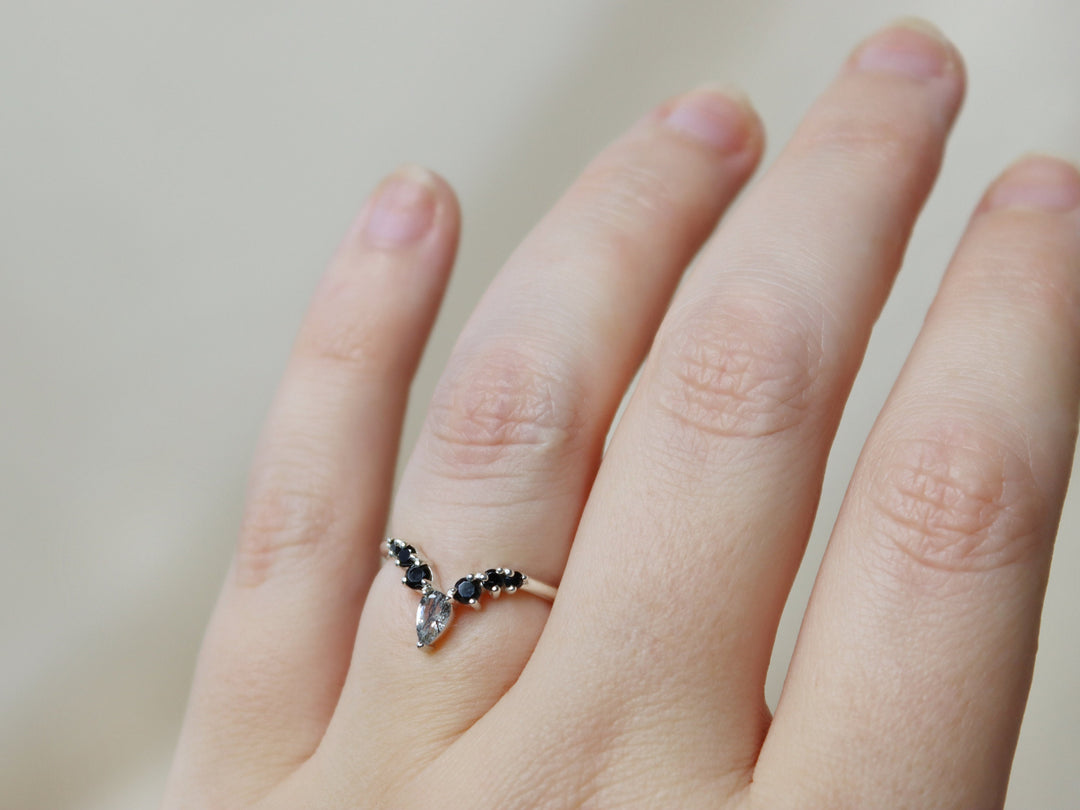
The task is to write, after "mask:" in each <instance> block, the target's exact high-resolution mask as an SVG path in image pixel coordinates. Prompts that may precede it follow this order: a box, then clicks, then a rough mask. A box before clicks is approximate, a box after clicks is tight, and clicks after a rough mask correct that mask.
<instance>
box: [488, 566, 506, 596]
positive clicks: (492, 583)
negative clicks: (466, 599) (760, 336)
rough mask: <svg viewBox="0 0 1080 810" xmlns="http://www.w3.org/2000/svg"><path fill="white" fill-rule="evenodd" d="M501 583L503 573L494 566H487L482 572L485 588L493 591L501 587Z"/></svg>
mask: <svg viewBox="0 0 1080 810" xmlns="http://www.w3.org/2000/svg"><path fill="white" fill-rule="evenodd" d="M502 585H503V575H502V574H500V573H499V572H498V571H497V570H495V569H494V568H489V569H488V570H487V571H485V572H484V587H485V588H486V589H487V590H489V591H493V590H495V589H496V588H501V587H502Z"/></svg>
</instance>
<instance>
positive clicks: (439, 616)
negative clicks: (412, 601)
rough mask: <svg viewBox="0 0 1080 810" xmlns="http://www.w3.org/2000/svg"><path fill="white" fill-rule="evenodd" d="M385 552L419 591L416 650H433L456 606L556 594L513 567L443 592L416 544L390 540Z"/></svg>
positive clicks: (405, 581)
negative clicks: (505, 596) (521, 595)
mask: <svg viewBox="0 0 1080 810" xmlns="http://www.w3.org/2000/svg"><path fill="white" fill-rule="evenodd" d="M384 551H385V554H386V559H388V560H390V561H391V562H393V563H394V565H396V566H398V568H403V569H405V575H404V576H403V577H402V578H401V582H402V584H403V585H406V586H407V587H409V588H412V589H413V590H415V591H420V594H421V596H420V605H419V607H417V609H416V638H417V641H416V646H417V647H430V646H431V645H432V644H434V643H435V640H436V639H438V638H439V636H441V635H442V633H443V632H444V631H445V630H446V628H447V627H449V626H450V620H451V619H452V618H453V616H454V604H455V603H457V604H459V605H468V606H469V607H471V608H473V609H475V610H479V609H480V606H481V601H482V600H483V598H484V597H490V598H492V599H498V598H499V597H500V596H502V595H503V594H504V593H506V594H513V593H517V592H518V591H521V592H523V593H531V594H532V595H533V596H538V597H540V598H541V599H545V600H547V601H549V602H550V601H552V600H554V599H555V594H556V592H557V589H556V588H555V586H554V585H548V584H547V583H546V582H541V581H540V580H538V579H534V578H532V577H530V576H528V575H527V574H524V573H522V572H521V571H516V570H514V569H513V568H488V569H487V570H486V571H479V572H477V573H474V574H467V575H465V576H463V577H461V578H460V579H459V580H457V582H455V583H454V586H453V587H452V588H450V590H448V591H446V592H445V593H444V592H443V591H441V590H439V589H438V588H436V587H435V585H434V584H433V582H434V572H433V571H432V568H431V563H429V562H427V561H426V560H425V559H424V558H423V556H422V555H421V554H420V552H419V551H417V549H416V546H415V545H413V544H411V543H409V542H407V541H405V540H402V539H401V538H398V537H387V538H386V542H385V543H384Z"/></svg>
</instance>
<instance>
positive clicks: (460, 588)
mask: <svg viewBox="0 0 1080 810" xmlns="http://www.w3.org/2000/svg"><path fill="white" fill-rule="evenodd" d="M480 593H481V591H480V583H479V582H477V581H476V580H475V579H469V578H468V577H465V578H463V579H459V580H458V581H457V584H455V585H454V599H456V600H457V601H459V602H461V603H462V604H463V605H467V604H469V602H470V601H472V600H474V599H479V598H480Z"/></svg>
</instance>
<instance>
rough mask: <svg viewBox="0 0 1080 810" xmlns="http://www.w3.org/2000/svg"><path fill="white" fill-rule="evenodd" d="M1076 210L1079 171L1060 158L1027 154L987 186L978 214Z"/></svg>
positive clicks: (1078, 201)
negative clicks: (1009, 211) (1008, 211)
mask: <svg viewBox="0 0 1080 810" xmlns="http://www.w3.org/2000/svg"><path fill="white" fill-rule="evenodd" d="M1078 208H1080V169H1078V168H1077V166H1076V165H1075V164H1074V163H1072V162H1070V161H1068V160H1065V159H1064V158H1060V157H1057V156H1054V155H1048V154H1043V153H1029V154H1027V155H1024V156H1023V157H1021V158H1019V159H1018V160H1016V161H1015V162H1014V163H1013V164H1012V165H1011V166H1009V167H1008V168H1007V169H1005V171H1004V172H1002V173H1001V175H1000V176H999V177H998V178H997V179H996V180H995V181H994V182H993V183H992V184H991V185H990V188H989V189H988V190H987V192H986V194H985V195H984V196H983V199H982V201H981V203H980V204H979V208H978V209H977V210H978V212H979V213H982V212H987V211H993V210H999V209H1028V210H1035V211H1044V212H1056V213H1064V212H1068V211H1074V210H1076V209H1078Z"/></svg>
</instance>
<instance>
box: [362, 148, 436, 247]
mask: <svg viewBox="0 0 1080 810" xmlns="http://www.w3.org/2000/svg"><path fill="white" fill-rule="evenodd" d="M433 189H434V183H433V178H432V175H431V173H430V172H428V171H427V170H425V169H422V168H420V167H418V166H405V167H403V168H401V169H398V170H397V171H396V172H394V173H393V174H392V175H390V176H389V177H387V178H386V179H385V180H383V182H382V183H381V184H380V185H379V188H378V189H377V190H376V192H375V198H374V199H373V200H372V205H371V210H370V212H369V213H368V217H367V223H366V224H365V227H364V232H365V234H366V235H367V238H368V240H369V241H371V242H372V243H374V244H376V245H378V246H379V247H387V248H396V247H404V246H406V245H409V244H412V243H413V242H415V241H417V240H418V239H419V238H420V237H421V236H423V235H424V234H425V233H427V231H428V229H429V228H430V227H431V223H432V222H434V221H435V194H434V193H433Z"/></svg>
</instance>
